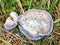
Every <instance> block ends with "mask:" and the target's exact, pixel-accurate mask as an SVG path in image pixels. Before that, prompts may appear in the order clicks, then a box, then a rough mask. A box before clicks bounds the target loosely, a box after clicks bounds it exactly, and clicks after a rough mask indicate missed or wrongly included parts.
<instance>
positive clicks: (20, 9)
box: [0, 0, 60, 45]
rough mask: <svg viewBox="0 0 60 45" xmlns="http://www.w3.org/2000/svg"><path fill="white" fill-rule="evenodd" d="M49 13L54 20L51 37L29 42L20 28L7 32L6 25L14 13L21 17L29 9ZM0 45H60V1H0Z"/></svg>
mask: <svg viewBox="0 0 60 45" xmlns="http://www.w3.org/2000/svg"><path fill="white" fill-rule="evenodd" d="M32 8H36V9H41V10H46V11H48V12H49V13H50V14H51V16H52V18H53V31H52V33H51V34H50V36H47V37H44V38H42V39H40V40H37V41H32V40H28V39H27V38H26V37H25V36H24V35H23V34H21V32H20V31H19V29H18V27H16V28H14V29H12V30H11V31H7V30H5V29H4V23H5V21H6V19H7V17H9V14H10V13H11V12H13V11H15V12H17V13H18V14H19V15H21V14H22V13H24V12H25V11H27V10H28V9H32ZM0 45H60V0H0Z"/></svg>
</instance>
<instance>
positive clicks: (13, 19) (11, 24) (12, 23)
mask: <svg viewBox="0 0 60 45" xmlns="http://www.w3.org/2000/svg"><path fill="white" fill-rule="evenodd" d="M17 20H18V14H17V13H16V12H11V13H10V17H8V18H7V19H6V22H5V24H4V28H5V29H6V30H11V29H13V28H15V27H16V26H17Z"/></svg>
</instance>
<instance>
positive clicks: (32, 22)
mask: <svg viewBox="0 0 60 45" xmlns="http://www.w3.org/2000/svg"><path fill="white" fill-rule="evenodd" d="M18 23H19V25H18V26H19V29H20V31H21V33H23V34H24V35H25V36H26V37H27V38H28V39H30V40H38V39H41V38H43V37H44V36H48V35H49V34H50V33H51V32H52V29H53V20H52V17H51V15H50V14H49V13H48V12H47V11H45V10H38V9H30V10H28V11H26V12H25V13H24V14H23V16H21V17H20V19H18Z"/></svg>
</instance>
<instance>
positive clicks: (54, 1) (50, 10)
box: [48, 0, 58, 13]
mask: <svg viewBox="0 0 60 45" xmlns="http://www.w3.org/2000/svg"><path fill="white" fill-rule="evenodd" d="M57 2H58V0H53V2H52V4H51V6H50V8H49V9H48V12H50V13H51V12H52V10H53V8H54V6H55V5H56V4H57Z"/></svg>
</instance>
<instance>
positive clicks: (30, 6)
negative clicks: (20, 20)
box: [28, 0, 32, 9]
mask: <svg viewBox="0 0 60 45" xmlns="http://www.w3.org/2000/svg"><path fill="white" fill-rule="evenodd" d="M31 5H32V0H30V4H29V7H28V9H30V8H31Z"/></svg>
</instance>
